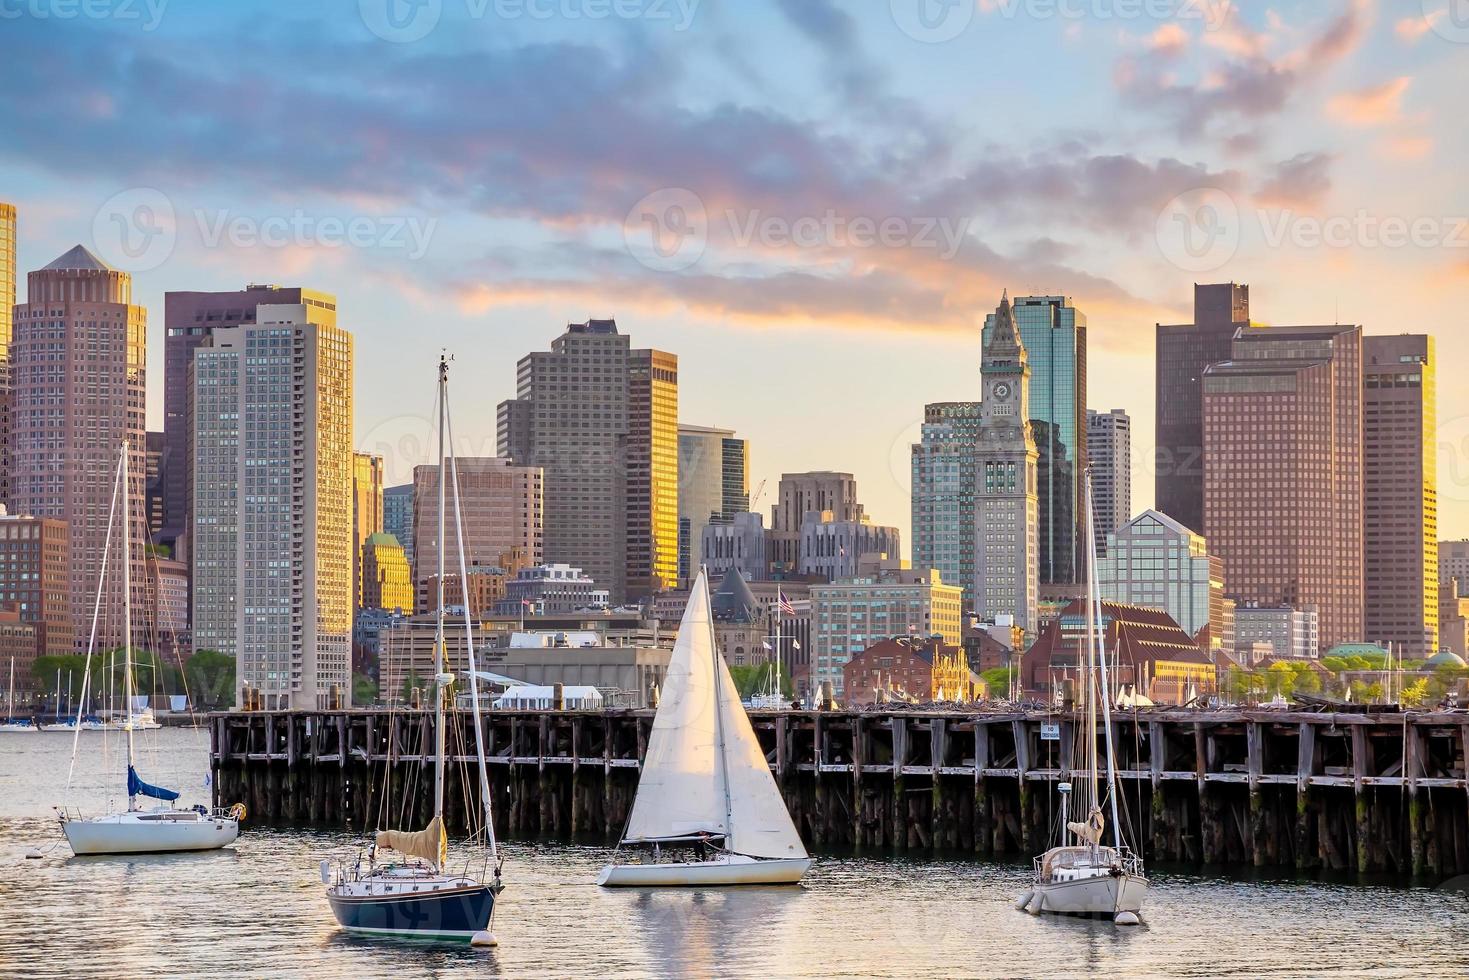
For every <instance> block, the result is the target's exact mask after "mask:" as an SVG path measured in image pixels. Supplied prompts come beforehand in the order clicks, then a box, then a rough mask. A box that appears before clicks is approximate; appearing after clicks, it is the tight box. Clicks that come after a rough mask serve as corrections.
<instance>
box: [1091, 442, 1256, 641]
mask: <svg viewBox="0 0 1469 980" xmlns="http://www.w3.org/2000/svg"><path fill="white" fill-rule="evenodd" d="M1093 472H1095V469H1093ZM1099 533H1100V531H1099ZM1109 536H1110V537H1111V539H1112V540H1111V542H1110V544H1109V546H1108V549H1107V556H1106V557H1105V558H1101V559H1098V561H1097V588H1098V590H1099V591H1100V592H1101V595H1102V598H1103V599H1104V600H1106V601H1108V602H1120V603H1125V604H1126V605H1129V606H1147V607H1149V608H1152V609H1162V610H1163V611H1165V612H1166V613H1168V615H1170V616H1172V617H1173V619H1174V620H1175V621H1176V622H1177V623H1178V625H1179V626H1182V627H1183V628H1184V630H1185V632H1187V633H1188V634H1189V635H1190V636H1197V635H1198V633H1199V630H1201V629H1203V628H1204V627H1205V626H1213V627H1214V628H1213V630H1212V632H1211V634H1210V642H1211V645H1212V647H1213V648H1214V649H1222V648H1223V646H1224V643H1223V640H1224V628H1225V625H1226V622H1225V620H1226V613H1225V608H1226V604H1225V600H1224V563H1223V562H1222V561H1220V559H1219V557H1218V556H1217V555H1211V554H1210V553H1209V546H1208V542H1206V541H1205V540H1204V536H1203V535H1201V534H1199V533H1198V532H1197V531H1194V530H1191V529H1190V528H1186V527H1184V526H1183V525H1182V524H1180V523H1179V522H1178V521H1176V520H1174V519H1173V518H1171V517H1169V516H1168V515H1167V514H1164V513H1162V512H1160V511H1157V510H1145V511H1143V512H1142V513H1141V514H1139V515H1138V516H1137V517H1136V518H1134V519H1133V520H1131V521H1128V522H1127V523H1126V524H1124V525H1123V526H1122V527H1120V528H1117V529H1116V530H1114V531H1112V532H1110V534H1109ZM1226 652H1227V653H1231V654H1232V653H1233V652H1234V650H1233V648H1232V647H1231V648H1230V649H1229V650H1227V651H1226Z"/></svg>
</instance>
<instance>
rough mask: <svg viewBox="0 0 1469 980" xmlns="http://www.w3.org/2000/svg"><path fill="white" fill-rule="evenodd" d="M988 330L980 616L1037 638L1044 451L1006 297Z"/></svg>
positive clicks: (979, 496) (978, 488)
mask: <svg viewBox="0 0 1469 980" xmlns="http://www.w3.org/2000/svg"><path fill="white" fill-rule="evenodd" d="M986 323H987V326H986V329H985V334H984V336H985V344H984V363H983V366H982V367H981V370H980V375H981V383H982V385H983V387H984V401H983V404H982V410H981V420H980V433H979V446H978V458H977V463H976V476H975V479H976V481H977V482H976V484H975V498H976V502H975V508H974V511H975V515H974V516H975V531H974V534H975V558H974V612H975V614H976V615H977V616H979V617H980V618H981V619H987V620H989V621H991V622H995V621H997V620H996V617H998V616H1010V617H1013V619H1014V622H1015V624H1016V625H1017V626H1019V627H1020V628H1021V629H1023V630H1025V631H1026V632H1027V633H1030V634H1031V635H1034V634H1035V632H1036V630H1037V610H1036V603H1037V600H1038V598H1039V593H1040V581H1041V579H1040V574H1041V573H1040V567H1041V554H1042V552H1043V551H1044V550H1045V546H1044V544H1043V543H1042V542H1041V540H1040V535H1041V514H1040V496H1039V493H1040V491H1039V489H1038V487H1039V482H1038V481H1039V470H1038V466H1039V462H1038V461H1039V451H1038V450H1037V447H1036V443H1035V440H1034V439H1033V438H1032V437H1031V433H1032V432H1033V431H1034V430H1035V428H1036V425H1035V423H1034V422H1033V421H1032V422H1031V423H1030V424H1027V419H1033V418H1034V412H1033V411H1032V410H1031V408H1030V378H1031V375H1030V362H1029V357H1028V354H1027V351H1026V345H1025V342H1024V341H1023V340H1022V338H1021V335H1020V332H1019V331H1018V329H1017V328H1016V324H1015V321H1014V318H1013V317H1012V315H1011V308H1010V298H1009V296H1008V295H1007V296H1005V297H1004V298H1002V299H1001V300H1000V308H999V311H998V312H997V313H995V314H994V315H992V316H990V317H989V319H988V320H987V321H986ZM1052 461H1053V463H1054V462H1055V460H1054V458H1053V460H1052ZM1053 475H1054V474H1053ZM1053 503H1054V501H1053ZM1052 530H1053V531H1055V530H1056V528H1055V527H1052ZM1053 557H1054V555H1053ZM1053 567H1055V566H1054V565H1053ZM956 642H957V641H956Z"/></svg>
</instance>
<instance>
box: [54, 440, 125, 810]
mask: <svg viewBox="0 0 1469 980" xmlns="http://www.w3.org/2000/svg"><path fill="white" fill-rule="evenodd" d="M117 465H118V478H120V477H121V475H122V460H120V459H119V460H118V461H117ZM117 491H118V483H117V479H116V478H115V479H114V480H113V483H112V504H111V505H110V506H109V507H108V509H107V537H105V538H104V539H103V541H102V564H101V566H100V567H99V569H98V572H97V600H96V602H95V603H94V604H93V606H92V632H91V634H90V635H89V636H88V637H87V661H86V664H85V666H84V667H83V669H82V703H81V707H79V708H78V709H77V710H78V712H80V711H82V710H84V709H85V708H86V705H87V683H88V681H89V679H90V678H91V674H92V653H93V651H94V650H95V649H96V647H97V620H98V619H99V618H100V617H101V615H102V583H103V582H104V581H106V578H107V558H108V556H109V555H110V554H111V551H112V524H113V521H114V520H115V519H116V517H117ZM109 680H110V678H109ZM81 738H82V720H81V715H80V713H78V715H77V727H76V731H74V732H72V735H71V764H70V765H69V766H68V767H67V770H66V788H67V790H68V791H69V790H70V789H71V778H72V774H73V773H74V772H75V771H76V765H77V749H78V748H79V745H80V742H81ZM102 748H103V749H104V750H105V749H106V748H107V740H106V739H103V741H102ZM104 765H105V758H104Z"/></svg>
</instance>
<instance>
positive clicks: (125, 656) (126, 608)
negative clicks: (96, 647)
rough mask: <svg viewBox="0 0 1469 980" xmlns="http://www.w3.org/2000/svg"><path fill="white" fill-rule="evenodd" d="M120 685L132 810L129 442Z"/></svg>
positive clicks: (122, 468)
mask: <svg viewBox="0 0 1469 980" xmlns="http://www.w3.org/2000/svg"><path fill="white" fill-rule="evenodd" d="M118 472H119V474H120V479H121V480H122V489H121V493H122V610H123V611H122V683H123V718H125V719H126V721H125V722H124V727H126V728H127V736H128V777H129V778H128V809H129V810H131V809H132V808H133V780H132V778H131V777H132V772H133V533H132V532H133V526H132V525H133V522H132V520H131V519H130V518H131V517H132V513H131V512H130V510H129V508H130V507H131V506H132V498H131V497H130V496H129V495H128V441H127V440H126V439H124V440H123V441H122V463H121V464H120V465H119V467H118Z"/></svg>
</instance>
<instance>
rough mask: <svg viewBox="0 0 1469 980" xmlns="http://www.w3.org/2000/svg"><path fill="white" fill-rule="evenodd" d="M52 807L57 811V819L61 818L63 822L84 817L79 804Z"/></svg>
mask: <svg viewBox="0 0 1469 980" xmlns="http://www.w3.org/2000/svg"><path fill="white" fill-rule="evenodd" d="M51 809H53V810H55V811H56V819H57V820H60V821H61V822H62V823H67V822H68V821H71V820H80V819H82V809H81V807H77V806H54V807H52V808H51Z"/></svg>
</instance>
